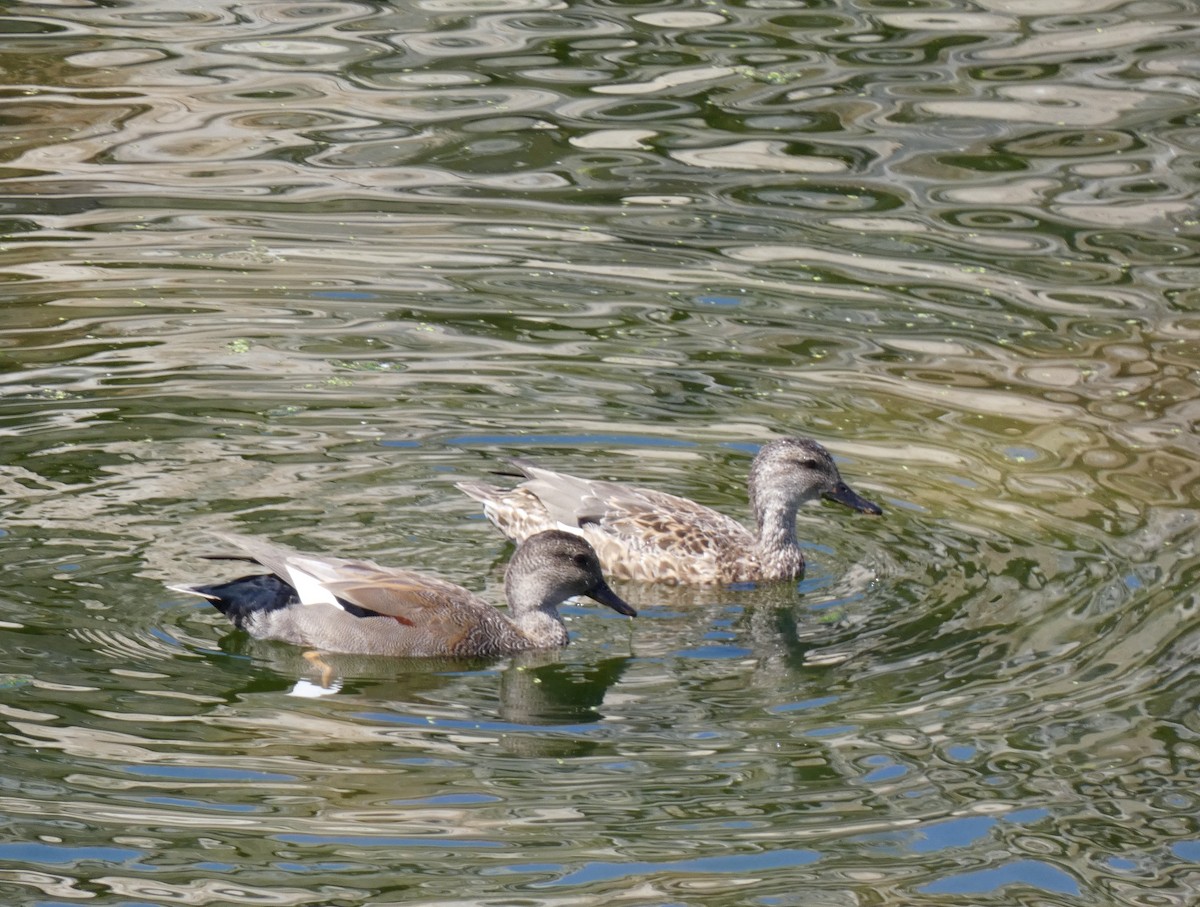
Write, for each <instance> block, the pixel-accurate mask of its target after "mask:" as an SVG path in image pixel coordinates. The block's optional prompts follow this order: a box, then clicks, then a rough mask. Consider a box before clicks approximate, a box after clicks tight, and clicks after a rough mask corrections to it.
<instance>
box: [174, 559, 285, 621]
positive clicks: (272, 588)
mask: <svg viewBox="0 0 1200 907" xmlns="http://www.w3.org/2000/svg"><path fill="white" fill-rule="evenodd" d="M192 588H193V589H195V590H196V591H197V592H199V593H200V594H201V595H208V596H211V598H209V601H210V602H211V603H212V606H213V607H214V608H216V609H217V610H218V611H220V612H221V613H222V614H224V615H225V616H226V617H228V618H229V619H230V620H231V621H232V622H233V625H234V626H235V627H237V628H238V629H239V630H245V629H246V621H247V620H248V619H249V618H250V617H251V616H252V615H254V614H262V613H265V612H267V611H277V610H279V609H280V608H290V607H291V606H292V605H298V604H300V598H299V596H297V595H296V590H295V589H293V588H292V587H291V586H289V585H288V584H287V583H285V582H284V581H283V580H281V579H280V578H279V577H277V576H275V575H274V574H271V573H256V574H254V575H253V576H243V577H239V578H238V579H232V580H230V581H229V582H227V583H214V584H213V585H211V586H193V587H192Z"/></svg>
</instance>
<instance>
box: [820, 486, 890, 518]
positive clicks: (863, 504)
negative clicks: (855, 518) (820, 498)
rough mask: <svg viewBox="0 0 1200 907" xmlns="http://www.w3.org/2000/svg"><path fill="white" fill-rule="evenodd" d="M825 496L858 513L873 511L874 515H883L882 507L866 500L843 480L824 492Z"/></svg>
mask: <svg viewBox="0 0 1200 907" xmlns="http://www.w3.org/2000/svg"><path fill="white" fill-rule="evenodd" d="M825 497H827V498H829V500H831V501H837V502H838V503H839V504H842V505H844V506H846V507H849V508H850V509H851V510H857V511H858V512H859V513H873V514H875V516H882V515H883V508H882V507H880V506H879V505H878V504H876V503H875V502H874V501H868V500H867V499H866V498H864V497H863V496H862V495H860V494H858V492H856V491H854V489H852V488H851V487H850V486H849V485H847V484H846V483H845V482H838V483H837V485H836V486H835V487H834V489H833V491H827V492H825Z"/></svg>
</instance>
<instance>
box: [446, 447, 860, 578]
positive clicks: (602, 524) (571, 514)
mask: <svg viewBox="0 0 1200 907" xmlns="http://www.w3.org/2000/svg"><path fill="white" fill-rule="evenodd" d="M513 465H515V466H516V467H517V468H518V469H520V470H521V473H522V474H523V475H524V476H525V481H523V482H521V483H520V484H519V485H517V486H516V487H515V488H508V489H505V488H497V487H495V486H493V485H488V484H486V483H483V482H460V483H459V484H458V487H459V488H460V489H462V491H463V492H465V493H466V494H468V495H470V496H471V497H472V498H475V499H476V500H477V501H480V502H481V503H482V504H483V512H484V514H485V515H486V516H487V518H488V519H489V520H491V521H492V522H493V523H494V524H495V525H496V527H497V528H499V529H500V531H501V532H503V533H504V534H505V535H506V536H508V537H509V538H510V539H513V540H514V541H517V542H520V541H521V540H523V539H526V538H528V537H529V536H530V535H532V534H533V533H536V532H540V531H543V530H546V529H562V530H566V531H568V532H575V533H578V534H579V535H581V536H583V537H584V538H586V539H587V540H588V541H589V542H591V544H592V547H593V548H595V550H596V554H597V556H598V557H599V558H600V563H601V564H602V565H603V568H604V570H605V572H606V573H608V574H609V575H611V576H616V577H621V578H625V579H634V580H640V581H644V582H662V583H694V584H703V583H739V582H758V581H772V580H782V579H793V578H796V577H800V576H803V574H804V555H803V554H802V552H801V550H800V546H799V545H798V544H797V543H796V512H797V510H798V509H799V508H800V505H802V504H803V503H805V502H806V501H810V500H812V499H814V498H817V497H826V498H829V499H831V500H834V501H837V502H839V503H841V504H844V505H846V506H847V507H850V508H852V509H855V510H859V511H862V512H864V513H874V514H879V513H882V512H883V511H882V510H881V509H880V508H879V506H878V505H876V504H873V503H871V502H870V501H868V500H866V499H865V498H862V497H860V496H859V495H858V494H856V493H855V492H854V491H852V490H851V489H850V487H849V486H848V485H846V483H845V482H844V481H842V477H841V475H840V474H839V473H838V469H837V466H836V465H835V464H834V462H833V458H832V457H831V456H830V455H829V452H828V451H827V450H826V449H825V448H824V447H822V446H821V445H820V444H818V443H817V442H816V441H812V440H809V439H807V438H781V439H779V440H776V441H771V442H770V443H768V444H765V445H764V446H763V447H762V449H761V450H760V451H759V452H758V455H757V456H756V457H755V458H754V462H753V463H752V464H751V467H750V477H749V483H748V484H749V493H750V503H751V506H752V507H753V510H754V517H755V523H756V527H757V528H756V531H753V532H752V531H751V530H749V529H747V528H746V527H745V526H743V525H742V524H741V523H738V522H737V521H736V520H733V519H730V518H729V517H727V516H725V515H724V514H722V513H718V512H717V511H715V510H712V509H711V508H709V507H704V506H702V505H700V504H697V503H695V502H694V501H689V500H688V499H687V498H681V497H677V496H675V495H672V494H666V493H664V492H661V491H652V490H649V489H645V488H634V487H631V486H628V485H622V484H619V483H616V482H605V481H597V480H592V479H583V478H578V477H576V476H571V475H566V474H564V473H558V472H552V471H550V470H548V469H542V468H540V467H537V466H534V465H532V464H531V463H528V462H526V461H524V460H514V461H513Z"/></svg>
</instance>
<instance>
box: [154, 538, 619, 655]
mask: <svg viewBox="0 0 1200 907" xmlns="http://www.w3.org/2000/svg"><path fill="white" fill-rule="evenodd" d="M216 537H217V538H218V539H220V541H221V542H223V543H225V544H227V545H229V546H230V547H231V548H232V549H233V551H234V552H236V553H233V554H229V555H213V556H211V557H212V558H213V559H218V560H242V561H250V562H252V563H255V564H259V565H261V566H263V567H265V568H266V569H267V570H269V571H270V572H269V573H258V574H253V575H250V576H243V577H240V578H238V579H234V580H230V581H228V582H224V583H216V584H207V585H175V586H171V587H170V588H172V589H174V590H175V591H177V592H186V593H188V594H191V595H199V596H200V597H201V598H205V599H207V600H208V601H209V602H210V603H211V604H212V605H213V606H214V607H216V608H217V610H219V611H220V612H221V613H222V614H224V615H225V616H226V617H228V618H229V620H230V621H232V623H233V624H234V625H235V626H236V627H238V628H240V629H242V630H245V631H246V632H247V633H249V634H250V635H251V636H253V637H255V638H256V639H269V640H278V641H280V642H287V643H292V644H294V645H298V646H307V647H309V648H312V649H317V650H320V651H324V652H345V653H355V654H361V655H393V656H416V657H421V656H463V657H468V656H495V655H508V654H511V653H513V652H520V651H523V650H526V649H549V648H554V647H559V646H565V645H566V644H567V641H568V637H567V628H566V627H565V626H564V625H563V621H562V617H561V616H560V615H559V613H558V605H559V604H560V603H562V602H563V601H565V600H566V599H568V598H571V597H572V596H575V595H586V596H588V597H589V598H592V599H594V600H595V601H597V602H600V603H601V604H603V605H607V606H608V607H610V608H612V609H613V610H614V611H616V612H617V613H618V614H625V615H628V616H630V617H635V616H636V615H637V612H636V611H635V610H634V609H633V608H631V607H630V606H629V605H628V604H626V603H625V602H624V601H622V600H621V598H619V597H618V596H617V595H616V593H614V592H613V591H612V590H611V589H610V588H609V587H608V584H607V583H606V582H605V580H604V574H603V573H602V572H601V570H600V563H599V561H598V560H597V558H596V553H595V551H593V550H592V546H591V545H589V544H588V543H587V541H586V540H585V539H583V538H581V537H580V536H578V535H573V534H571V533H567V532H561V531H557V530H551V531H547V532H538V533H533V534H531V535H530V536H529V537H528V538H527V539H525V540H524V541H523V542H522V543H521V545H519V546H518V548H517V550H516V552H515V553H514V554H513V556H512V559H511V560H510V561H509V564H508V568H507V569H506V571H505V574H504V592H505V595H506V597H507V598H508V607H509V615H510V617H505V616H504V615H502V614H501V613H500V612H499V611H497V610H496V609H495V608H494V607H492V605H490V604H489V603H488V602H486V601H484V600H483V599H481V598H479V597H478V596H477V595H475V594H474V593H472V592H470V591H468V590H466V589H464V588H462V587H461V586H456V585H455V584H454V583H450V582H447V581H446V580H443V579H438V578H437V577H433V576H427V575H425V574H423V573H416V572H414V571H411V570H397V569H393V568H390V567H381V566H379V565H378V564H375V563H372V562H371V561H355V560H345V559H342V558H333V557H322V556H318V555H310V554H302V553H300V552H298V551H294V550H292V549H291V548H286V547H284V546H283V545H276V544H273V543H271V542H265V541H261V540H259V539H255V538H250V537H247V536H242V535H234V534H230V533H218V534H216Z"/></svg>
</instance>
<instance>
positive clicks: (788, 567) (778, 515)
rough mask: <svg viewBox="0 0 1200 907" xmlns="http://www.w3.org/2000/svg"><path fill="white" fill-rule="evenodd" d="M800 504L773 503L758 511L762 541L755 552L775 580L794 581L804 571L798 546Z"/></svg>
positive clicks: (764, 568) (759, 541)
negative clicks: (797, 512)
mask: <svg viewBox="0 0 1200 907" xmlns="http://www.w3.org/2000/svg"><path fill="white" fill-rule="evenodd" d="M799 509H800V504H799V502H798V501H792V502H783V503H779V502H771V503H769V504H761V503H760V504H759V505H758V506H757V507H755V513H754V516H755V519H756V520H757V521H758V539H757V544H756V546H755V547H756V548H757V551H756V552H755V553H756V554H757V556H758V562H759V564H761V565H762V567H763V570H764V571H765V572H766V573H767V574H768V575H769V576H772V577H790V576H795V575H797V574H798V573H799V572H800V571H801V570H803V569H804V555H803V554H802V553H801V551H800V545H799V544H797V542H796V511H797V510H799Z"/></svg>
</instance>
